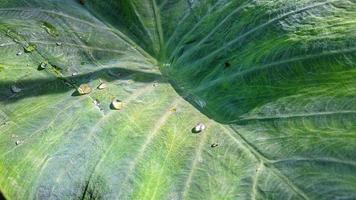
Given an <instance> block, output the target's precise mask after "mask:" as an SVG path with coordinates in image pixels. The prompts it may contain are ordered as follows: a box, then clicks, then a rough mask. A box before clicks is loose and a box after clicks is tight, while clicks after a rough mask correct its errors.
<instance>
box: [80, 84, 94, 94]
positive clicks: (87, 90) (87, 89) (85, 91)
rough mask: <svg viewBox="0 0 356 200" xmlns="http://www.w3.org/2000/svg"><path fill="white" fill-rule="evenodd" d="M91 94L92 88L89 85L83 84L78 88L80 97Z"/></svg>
mask: <svg viewBox="0 0 356 200" xmlns="http://www.w3.org/2000/svg"><path fill="white" fill-rule="evenodd" d="M90 92H91V87H90V86H89V85H88V84H82V85H80V86H79V88H78V93H79V94H80V95H84V94H89V93H90Z"/></svg>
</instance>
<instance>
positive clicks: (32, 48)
mask: <svg viewBox="0 0 356 200" xmlns="http://www.w3.org/2000/svg"><path fill="white" fill-rule="evenodd" d="M36 49H37V45H36V44H34V43H29V44H28V45H27V46H26V47H25V48H24V50H25V52H26V53H31V52H33V51H35V50H36Z"/></svg>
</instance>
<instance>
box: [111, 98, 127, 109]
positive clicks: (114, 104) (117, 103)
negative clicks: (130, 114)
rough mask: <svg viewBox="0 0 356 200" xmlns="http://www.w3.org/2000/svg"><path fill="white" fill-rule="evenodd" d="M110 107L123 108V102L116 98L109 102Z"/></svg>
mask: <svg viewBox="0 0 356 200" xmlns="http://www.w3.org/2000/svg"><path fill="white" fill-rule="evenodd" d="M111 108H112V109H115V110H121V109H123V108H124V103H123V102H122V101H120V100H118V99H115V100H114V101H112V102H111Z"/></svg>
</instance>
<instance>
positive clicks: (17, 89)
mask: <svg viewBox="0 0 356 200" xmlns="http://www.w3.org/2000/svg"><path fill="white" fill-rule="evenodd" d="M11 91H12V92H13V93H19V92H21V91H22V89H21V88H19V87H17V86H16V85H12V86H11Z"/></svg>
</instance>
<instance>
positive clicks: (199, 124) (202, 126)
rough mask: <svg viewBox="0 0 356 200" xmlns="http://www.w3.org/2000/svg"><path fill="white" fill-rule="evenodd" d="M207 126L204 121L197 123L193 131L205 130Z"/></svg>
mask: <svg viewBox="0 0 356 200" xmlns="http://www.w3.org/2000/svg"><path fill="white" fill-rule="evenodd" d="M205 128H206V126H205V124H203V123H201V122H200V123H198V124H197V125H195V127H194V128H193V129H192V132H193V133H200V132H202V131H204V130H205Z"/></svg>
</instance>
